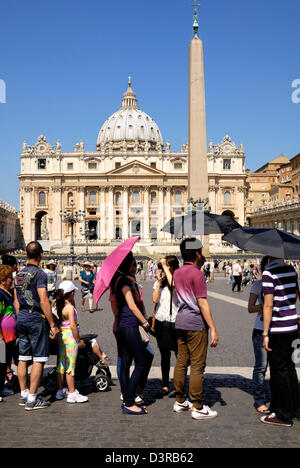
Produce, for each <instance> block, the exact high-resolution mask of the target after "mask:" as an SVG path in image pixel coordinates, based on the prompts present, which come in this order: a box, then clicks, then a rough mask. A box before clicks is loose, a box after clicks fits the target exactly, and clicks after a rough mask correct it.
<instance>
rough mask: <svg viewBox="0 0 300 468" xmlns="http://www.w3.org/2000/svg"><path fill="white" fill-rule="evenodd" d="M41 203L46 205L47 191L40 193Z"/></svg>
mask: <svg viewBox="0 0 300 468" xmlns="http://www.w3.org/2000/svg"><path fill="white" fill-rule="evenodd" d="M39 205H46V194H45V192H40V193H39Z"/></svg>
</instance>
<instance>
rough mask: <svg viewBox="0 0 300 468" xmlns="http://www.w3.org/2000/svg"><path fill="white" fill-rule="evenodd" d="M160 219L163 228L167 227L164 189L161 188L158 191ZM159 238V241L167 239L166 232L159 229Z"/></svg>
mask: <svg viewBox="0 0 300 468" xmlns="http://www.w3.org/2000/svg"><path fill="white" fill-rule="evenodd" d="M158 219H159V222H160V223H161V227H163V226H164V225H165V213H164V187H160V188H159V191H158ZM157 234H158V235H157V237H158V239H159V240H162V239H165V232H163V231H161V228H160V229H158V233H157Z"/></svg>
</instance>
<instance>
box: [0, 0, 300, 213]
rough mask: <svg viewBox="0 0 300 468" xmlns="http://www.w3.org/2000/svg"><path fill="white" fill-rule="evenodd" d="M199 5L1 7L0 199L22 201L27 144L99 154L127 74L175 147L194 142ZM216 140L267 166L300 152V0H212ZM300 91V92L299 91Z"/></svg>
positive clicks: (205, 12) (207, 1)
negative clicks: (299, 86)
mask: <svg viewBox="0 0 300 468" xmlns="http://www.w3.org/2000/svg"><path fill="white" fill-rule="evenodd" d="M191 3H192V0H151V2H150V1H146V0H131V1H130V2H126V1H124V0H114V1H113V2H106V1H103V0H85V1H83V0H51V1H50V0H48V1H41V0H27V1H26V2H24V1H22V0H13V1H11V2H8V1H7V0H6V1H5V2H2V6H1V9H0V18H1V21H0V79H2V80H4V81H5V83H6V92H7V95H6V103H5V104H1V103H0V158H1V160H0V161H1V174H0V182H1V186H0V199H3V200H5V201H7V202H9V203H11V204H13V205H15V206H17V207H18V205H19V191H18V179H17V174H18V173H19V170H20V161H19V154H20V152H21V149H22V143H23V141H24V140H27V142H28V144H29V145H33V144H34V143H35V142H36V140H37V138H38V136H39V135H41V134H43V135H45V136H46V137H47V139H48V141H49V143H50V144H52V145H54V144H55V142H56V141H57V140H60V141H61V143H62V150H65V151H72V150H73V148H74V146H75V144H76V142H77V141H80V140H83V141H84V142H85V147H86V149H88V150H95V148H96V141H97V135H98V132H99V130H100V128H101V126H102V124H103V123H104V121H105V120H106V119H107V117H108V116H110V115H111V114H112V113H113V112H115V111H116V110H118V108H119V107H120V105H121V98H122V95H123V93H124V92H125V90H126V88H127V77H128V75H129V74H130V75H131V76H132V78H133V88H134V90H135V92H136V93H137V97H138V99H139V106H140V108H141V109H142V110H144V111H145V112H147V113H148V114H149V115H151V117H153V118H154V119H155V121H156V122H157V124H158V125H159V127H160V130H161V132H162V135H163V138H164V141H165V142H166V141H167V140H168V139H169V140H170V141H171V143H172V148H173V149H175V150H179V149H180V147H181V145H182V143H184V142H186V141H187V135H188V128H187V121H188V47H189V43H190V41H191V39H192V37H193V30H192V24H193V9H192V7H191V6H190V4H191ZM199 3H201V7H200V9H199V24H200V30H199V35H200V37H201V39H202V40H203V41H204V48H205V76H206V104H207V139H208V142H209V141H210V140H213V141H214V142H215V143H219V142H221V141H222V138H223V137H224V136H225V135H226V134H227V133H228V134H230V135H231V137H232V139H233V140H234V141H235V142H236V143H237V144H239V143H240V142H243V144H244V148H245V152H246V156H247V167H248V168H249V169H251V170H255V169H257V168H258V167H260V166H261V165H263V164H264V163H265V162H267V161H268V160H270V159H273V158H275V157H277V156H279V155H280V154H281V153H282V152H283V153H284V154H286V155H287V156H288V157H293V156H295V155H296V154H298V153H299V152H300V141H299V134H300V132H299V129H300V128H299V127H300V104H294V103H293V102H292V99H291V95H292V92H293V89H292V82H293V81H294V80H295V79H300V41H299V32H298V31H299V25H298V23H299V17H300V2H299V0H263V1H262V0H251V1H250V0H226V1H225V0H202V1H201V0H200V2H199ZM299 95H300V94H299Z"/></svg>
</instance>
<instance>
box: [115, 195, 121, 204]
mask: <svg viewBox="0 0 300 468" xmlns="http://www.w3.org/2000/svg"><path fill="white" fill-rule="evenodd" d="M121 201H122V194H121V193H120V192H117V193H116V205H121Z"/></svg>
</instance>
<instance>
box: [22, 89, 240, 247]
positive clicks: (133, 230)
mask: <svg viewBox="0 0 300 468" xmlns="http://www.w3.org/2000/svg"><path fill="white" fill-rule="evenodd" d="M20 159H21V172H20V175H19V181H20V223H21V228H22V232H23V237H24V241H25V243H27V242H29V241H31V240H39V239H44V240H48V241H49V243H50V245H51V248H52V249H55V250H56V251H58V249H60V248H64V247H66V246H68V244H69V243H70V239H71V226H70V224H69V223H64V222H63V221H64V220H63V213H66V212H70V211H71V210H72V205H73V206H74V207H75V208H73V209H75V210H77V211H80V212H82V213H84V215H85V217H84V220H85V222H86V226H87V228H88V229H89V230H90V232H91V234H90V237H91V240H92V244H94V245H95V246H99V245H101V246H108V245H109V244H110V243H111V242H113V241H115V240H121V239H127V238H128V237H130V236H134V235H140V236H141V242H142V243H144V244H148V245H154V246H157V245H172V242H174V239H172V236H171V235H170V234H168V233H165V232H162V231H161V228H162V227H163V226H164V224H165V223H166V222H167V221H168V220H169V219H170V218H171V217H173V216H175V217H176V216H181V215H183V214H184V213H185V206H186V203H187V200H188V164H189V147H188V144H183V145H182V147H181V150H180V151H172V147H171V143H170V142H169V141H168V142H166V143H164V141H163V137H162V134H161V132H160V130H159V127H158V125H157V124H156V123H155V121H154V120H153V119H152V118H151V117H150V116H149V115H148V114H146V113H145V112H143V111H142V110H141V109H140V108H139V106H138V100H137V97H136V94H135V93H134V91H133V89H132V84H131V81H130V80H129V83H128V89H127V91H126V92H125V94H124V95H123V99H122V105H121V108H120V109H119V110H118V111H117V112H115V113H114V114H113V115H111V117H109V118H108V119H107V120H106V122H105V123H104V125H103V126H102V128H101V130H100V132H99V135H98V139H97V144H96V151H88V150H86V149H85V145H84V143H83V142H78V143H77V144H76V145H75V148H74V151H71V152H65V151H64V150H63V149H62V145H61V142H60V141H57V142H56V144H55V145H54V146H52V145H50V144H49V143H48V141H47V139H46V137H45V136H40V137H39V138H38V140H37V142H36V144H35V145H33V146H28V144H27V142H24V143H23V151H22V153H21V155H20ZM207 163H208V179H209V181H208V182H209V183H208V185H209V193H208V196H209V204H210V206H211V210H212V212H213V213H217V214H222V213H224V212H229V213H230V214H231V215H232V216H233V217H234V218H235V219H236V220H237V221H238V222H239V223H241V224H242V225H244V222H245V198H246V192H247V188H246V187H247V184H246V178H247V173H246V170H245V154H244V150H243V146H242V145H240V146H237V145H235V143H234V142H233V141H232V140H231V138H230V137H229V136H228V135H227V136H225V137H224V139H223V141H222V142H221V144H214V143H213V142H211V143H210V144H209V149H208V153H207ZM74 229H75V230H74V238H75V243H79V244H80V243H83V242H84V232H83V231H84V230H83V229H82V224H81V223H77V224H76V225H75V226H74ZM218 242H220V239H218V237H216V236H215V237H214V238H213V242H212V244H217V243H218Z"/></svg>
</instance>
